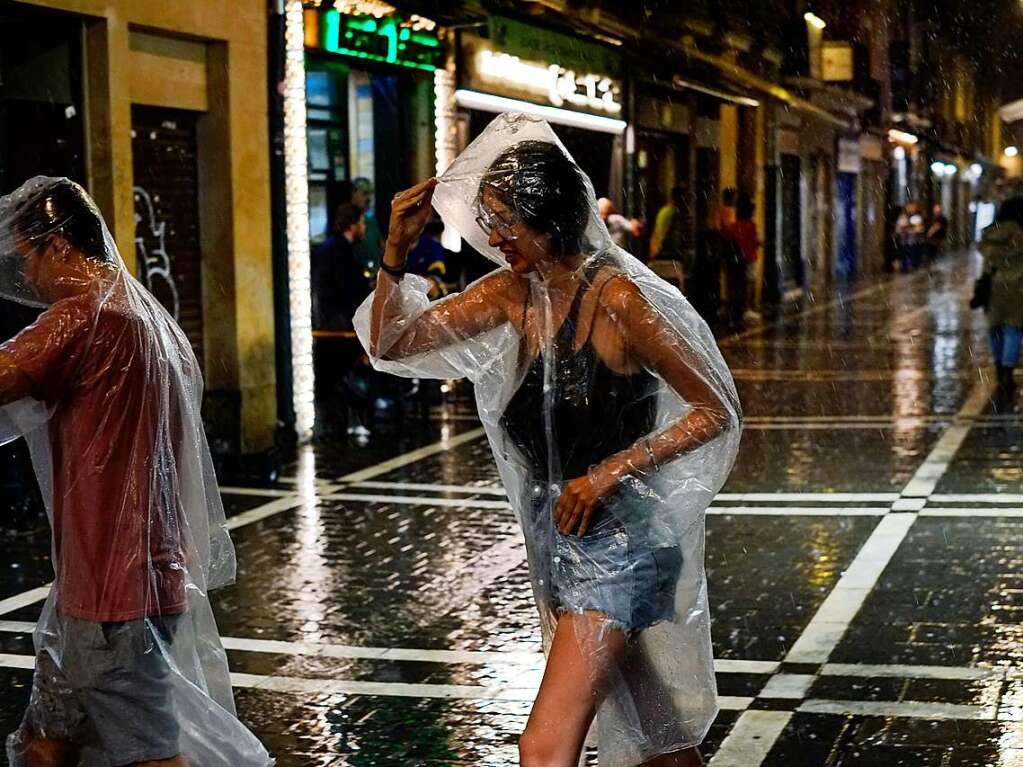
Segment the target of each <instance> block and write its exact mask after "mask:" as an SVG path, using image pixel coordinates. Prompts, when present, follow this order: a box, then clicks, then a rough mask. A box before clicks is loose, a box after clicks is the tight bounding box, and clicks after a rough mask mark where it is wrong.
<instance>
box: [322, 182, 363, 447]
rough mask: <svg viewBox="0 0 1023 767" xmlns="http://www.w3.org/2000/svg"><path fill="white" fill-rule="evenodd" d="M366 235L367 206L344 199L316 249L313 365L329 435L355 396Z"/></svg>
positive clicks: (324, 426) (324, 422)
mask: <svg viewBox="0 0 1023 767" xmlns="http://www.w3.org/2000/svg"><path fill="white" fill-rule="evenodd" d="M353 196H355V195H353ZM365 234H366V218H365V215H364V214H363V212H362V208H360V207H358V206H357V205H355V204H354V203H345V204H343V205H341V206H339V207H338V209H337V213H335V215H334V233H333V234H332V235H331V236H330V237H328V238H327V239H326V240H324V241H323V242H322V243H320V245H319V247H317V248H316V250H314V251H313V254H312V262H311V272H312V290H313V296H312V299H313V329H314V331H316V332H315V334H314V336H315V337H314V343H313V365H314V370H315V373H316V399H317V401H318V402H319V403H320V404H321V405H322V406H323V407H322V411H321V412H322V417H321V418H319V419H318V420H319V424H320V432H321V434H323V435H324V436H327V435H331V434H332V433H333V431H334V429H335V427H336V426H338V424H337V423H336V419H337V418H338V416H340V415H343V414H345V413H346V412H347V410H346V406H347V405H348V404H349V403H350V397H348V396H347V393H346V391H345V389H344V385H343V384H344V382H345V380H346V376H348V375H349V374H350V373H351V372H352V370H353V368H354V366H355V364H356V362H357V361H358V359H359V357H361V356H362V350H361V349H360V347H359V345H358V343H356V342H355V340H354V338H353V337H352V333H351V331H352V329H353V326H352V318H353V317H354V316H355V310H356V309H358V308H359V304H361V303H362V302H363V300H364V299H365V298H366V296H368V295H369V292H370V287H369V280H368V279H367V278H366V273H365V267H364V265H363V262H362V261H360V260H359V259H358V257H357V256H356V249H357V248H358V246H359V243H360V242H362V241H363V238H364V237H365ZM349 415H350V414H349ZM348 420H349V423H351V420H352V419H351V418H349V419H348Z"/></svg>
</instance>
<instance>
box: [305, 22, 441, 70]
mask: <svg viewBox="0 0 1023 767" xmlns="http://www.w3.org/2000/svg"><path fill="white" fill-rule="evenodd" d="M309 15H312V16H315V18H316V22H315V24H316V25H317V26H318V27H319V30H318V31H319V34H316V31H312V34H308V36H307V44H308V43H309V42H312V43H313V44H312V46H311V47H318V48H321V49H323V50H325V51H329V52H330V53H337V54H340V55H342V56H352V57H354V58H357V59H368V60H370V61H380V62H383V63H386V64H394V65H396V66H400V67H409V68H412V69H423V70H426V71H427V72H432V71H434V70H435V69H437V67H439V66H440V65H441V63H442V60H443V56H444V52H443V50H442V48H441V44H440V40H438V39H437V35H436V34H435V33H434V32H433V31H432V29H433V28H434V27H435V26H436V25H434V24H433V22H431V21H429V20H428V19H424V18H422V17H419V16H413V17H411V18H409V19H405V18H402V17H400V16H395V15H392V16H384V17H375V16H370V15H366V14H363V15H358V16H349V15H345V14H343V13H340V12H339V11H336V10H330V11H325V12H318V11H307V27H309V26H311V25H309V23H308V22H309V21H311V19H309V18H308V16H309Z"/></svg>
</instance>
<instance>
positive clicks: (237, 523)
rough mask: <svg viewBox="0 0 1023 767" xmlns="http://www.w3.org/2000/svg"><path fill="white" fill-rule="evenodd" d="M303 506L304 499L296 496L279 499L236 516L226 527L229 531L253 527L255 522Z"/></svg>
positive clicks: (229, 520) (228, 521)
mask: <svg viewBox="0 0 1023 767" xmlns="http://www.w3.org/2000/svg"><path fill="white" fill-rule="evenodd" d="M301 505H302V499H301V498H299V497H298V496H296V495H291V496H288V497H285V498H278V499H277V500H276V501H270V502H269V503H264V504H263V505H262V506H257V507H256V508H254V509H249V510H248V511H243V512H242V513H241V514H236V515H235V516H233V517H231V518H230V519H228V520H227V522H226V524H225V526H226V527H227V529H228V530H237V529H238V528H239V527H244V526H245V525H251V524H253V523H254V522H259V521H261V520H264V519H266V518H268V517H272V516H274V515H275V514H280V513H281V512H283V511H291V510H292V509H295V508H298V507H299V506H301Z"/></svg>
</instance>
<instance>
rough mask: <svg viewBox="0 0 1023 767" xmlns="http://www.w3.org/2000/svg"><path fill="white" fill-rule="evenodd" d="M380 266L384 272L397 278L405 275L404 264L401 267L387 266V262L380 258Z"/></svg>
mask: <svg viewBox="0 0 1023 767" xmlns="http://www.w3.org/2000/svg"><path fill="white" fill-rule="evenodd" d="M380 268H381V269H383V270H384V271H385V272H387V273H388V274H389V275H391V276H392V277H396V278H397V279H399V280H400V279H401V278H402V277H404V276H405V266H404V265H403V266H402V267H401V268H395V267H393V266H388V265H387V263H385V262H384V260H383V259H381V260H380Z"/></svg>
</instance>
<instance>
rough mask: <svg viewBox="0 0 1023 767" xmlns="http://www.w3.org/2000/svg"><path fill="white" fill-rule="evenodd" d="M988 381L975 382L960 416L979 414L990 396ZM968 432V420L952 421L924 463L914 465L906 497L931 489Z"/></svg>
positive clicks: (921, 493) (925, 493)
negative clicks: (914, 470)
mask: <svg viewBox="0 0 1023 767" xmlns="http://www.w3.org/2000/svg"><path fill="white" fill-rule="evenodd" d="M991 388H992V387H991V384H990V383H978V384H976V385H975V386H974V387H973V390H972V391H971V392H970V395H969V397H967V399H966V402H964V403H963V406H962V408H961V409H960V411H959V415H964V416H976V415H979V414H980V413H981V412H982V411H983V410H984V406H985V405H986V404H987V402H988V400H989V399H990V398H991ZM969 431H970V424H969V423H955V424H953V425H952V426H950V427H949V428H948V429H947V430H946V431H945V433H944V434H942V435H941V438H940V439H939V440H938V441H937V443H936V444H935V445H934V447H933V448H932V449H931V452H930V453H929V454H928V456H927V458H926V459H925V460H924V462H923V463H922V464H921V465H920V466H919V467H918V468H917V470H916V472H915V473H914V474H913V478H912V479H911V480H909V484H908V485H906V487H905V489H904V490H903V491H902V495H903V497H906V498H927V497H928V496H929V495H930V494H931V493H933V492H934V488H935V487H937V486H938V482H939V481H940V480H941V478H942V477H943V476H944V475H945V472H946V471H948V465H949V463H951V462H952V459H953V458H954V457H955V454H956V453H957V452H958V450H959V448H960V447H961V446H962V444H963V441H964V440H965V439H966V435H967V434H968V433H969Z"/></svg>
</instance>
